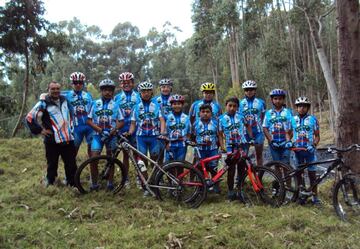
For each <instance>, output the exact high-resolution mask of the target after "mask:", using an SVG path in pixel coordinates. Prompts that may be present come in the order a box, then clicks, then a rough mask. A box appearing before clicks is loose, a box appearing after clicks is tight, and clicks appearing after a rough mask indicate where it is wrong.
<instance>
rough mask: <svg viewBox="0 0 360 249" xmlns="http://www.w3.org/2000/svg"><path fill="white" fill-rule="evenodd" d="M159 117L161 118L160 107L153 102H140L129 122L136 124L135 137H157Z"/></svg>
mask: <svg viewBox="0 0 360 249" xmlns="http://www.w3.org/2000/svg"><path fill="white" fill-rule="evenodd" d="M160 117H162V114H161V110H160V106H159V105H158V104H157V103H155V102H153V101H149V102H145V101H143V100H141V101H140V103H139V104H137V105H136V106H135V108H134V111H133V113H132V116H131V121H135V122H136V126H137V131H136V135H137V136H156V135H159V126H160Z"/></svg>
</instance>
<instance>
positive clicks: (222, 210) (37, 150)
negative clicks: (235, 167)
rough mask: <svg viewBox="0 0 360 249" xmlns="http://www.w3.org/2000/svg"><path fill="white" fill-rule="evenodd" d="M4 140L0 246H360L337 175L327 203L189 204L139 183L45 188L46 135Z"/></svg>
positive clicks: (325, 193)
mask: <svg viewBox="0 0 360 249" xmlns="http://www.w3.org/2000/svg"><path fill="white" fill-rule="evenodd" d="M0 144H1V145H0V168H2V169H4V171H5V173H4V174H3V175H0V189H1V192H0V217H1V218H0V248H180V246H181V248H360V245H359V241H358V238H359V237H360V230H359V228H358V227H357V226H355V225H351V224H346V223H342V222H341V221H339V220H338V218H337V217H336V216H335V213H334V210H333V208H332V206H331V202H330V199H329V189H330V188H331V182H330V181H329V182H326V183H325V184H323V185H321V188H320V196H321V198H322V200H323V201H324V205H323V206H322V207H320V208H317V207H314V206H312V205H310V204H309V205H305V206H298V205H295V204H291V205H287V206H283V207H281V208H277V209H274V208H270V207H267V206H251V207H248V206H245V205H243V204H241V203H239V202H236V201H235V202H231V203H229V202H227V201H226V196H225V191H223V193H222V195H221V196H216V195H213V194H210V195H209V196H208V199H207V201H206V202H205V203H203V205H202V206H200V208H198V209H183V208H181V207H177V206H175V205H173V204H170V203H165V202H160V201H158V200H156V199H153V198H143V197H142V193H141V192H140V190H138V189H136V187H135V186H132V188H131V189H130V190H125V191H123V192H122V193H121V194H120V195H116V196H113V195H111V194H104V193H102V192H97V193H91V194H87V195H80V194H78V193H77V191H74V190H73V189H70V188H67V187H64V186H61V185H58V186H51V187H48V188H45V187H43V186H42V185H41V183H40V182H41V179H42V177H43V175H44V173H45V171H44V167H45V157H44V151H43V145H42V142H41V139H9V140H5V139H3V140H0ZM82 149H84V148H82ZM84 159H85V151H84V150H82V151H81V153H80V156H79V161H83V160H84ZM62 168H63V167H62V165H60V167H59V169H60V173H59V174H60V177H61V178H62V177H63V176H64V173H63V169H62ZM134 182H135V181H134V180H133V179H132V183H134ZM223 190H225V186H223Z"/></svg>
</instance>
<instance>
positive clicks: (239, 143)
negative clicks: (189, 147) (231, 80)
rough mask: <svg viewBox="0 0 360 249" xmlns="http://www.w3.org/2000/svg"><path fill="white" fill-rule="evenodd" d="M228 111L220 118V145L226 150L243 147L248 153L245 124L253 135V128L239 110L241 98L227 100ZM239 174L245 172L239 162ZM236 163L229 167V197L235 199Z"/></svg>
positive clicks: (230, 150) (231, 199)
mask: <svg viewBox="0 0 360 249" xmlns="http://www.w3.org/2000/svg"><path fill="white" fill-rule="evenodd" d="M225 105H226V106H225V108H226V112H225V113H224V114H223V115H221V116H220V118H219V124H220V125H219V131H220V140H219V141H220V145H221V148H222V150H226V152H232V151H233V150H234V149H240V148H241V149H242V150H244V151H245V152H246V153H247V151H248V149H249V146H248V145H247V139H246V137H245V126H246V129H247V131H248V134H250V135H251V137H252V130H251V127H250V125H247V124H246V123H245V120H244V117H243V116H242V115H241V114H240V113H239V112H238V108H239V99H238V98H236V97H232V98H229V99H227V100H226V102H225ZM224 136H225V146H224V145H223V139H224ZM236 166H237V170H238V174H241V172H244V165H241V164H237V165H236ZM235 168H236V167H235V165H233V167H232V166H231V167H229V170H228V178H227V185H228V199H229V200H230V201H233V200H235V199H236V193H235V192H234V177H235Z"/></svg>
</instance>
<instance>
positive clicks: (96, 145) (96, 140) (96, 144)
mask: <svg viewBox="0 0 360 249" xmlns="http://www.w3.org/2000/svg"><path fill="white" fill-rule="evenodd" d="M116 142H117V139H116V137H112V138H111V139H110V140H109V141H108V142H106V143H105V142H103V141H101V136H100V135H94V136H93V139H92V142H91V151H95V152H101V151H102V149H103V147H104V145H105V147H106V149H107V150H109V149H110V150H111V151H113V150H115V149H116V147H117V143H116Z"/></svg>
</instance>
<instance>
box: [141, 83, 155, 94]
mask: <svg viewBox="0 0 360 249" xmlns="http://www.w3.org/2000/svg"><path fill="white" fill-rule="evenodd" d="M153 87H154V86H153V84H151V83H150V82H146V81H145V82H141V83H140V84H139V85H138V90H139V91H140V92H141V91H143V90H152V89H153Z"/></svg>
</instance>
